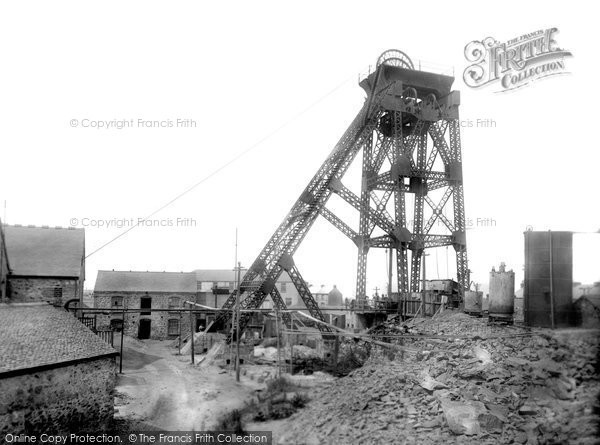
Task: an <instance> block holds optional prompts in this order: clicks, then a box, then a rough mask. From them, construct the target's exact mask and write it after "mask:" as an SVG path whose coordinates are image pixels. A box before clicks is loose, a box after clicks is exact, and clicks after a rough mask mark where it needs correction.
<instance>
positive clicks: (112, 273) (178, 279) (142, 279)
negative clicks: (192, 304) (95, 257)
mask: <svg viewBox="0 0 600 445" xmlns="http://www.w3.org/2000/svg"><path fill="white" fill-rule="evenodd" d="M196 289H197V283H196V274H195V273H194V272H136V271H120V270H99V271H98V277H97V278H96V285H95V287H94V292H176V293H186V292H193V293H195V292H196Z"/></svg>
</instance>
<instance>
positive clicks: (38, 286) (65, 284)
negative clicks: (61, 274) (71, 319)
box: [8, 276, 80, 306]
mask: <svg viewBox="0 0 600 445" xmlns="http://www.w3.org/2000/svg"><path fill="white" fill-rule="evenodd" d="M79 287H80V286H79V280H77V279H75V278H73V279H64V278H35V277H27V278H26V277H23V278H21V277H10V276H9V278H8V297H9V298H10V301H11V302H14V303H33V302H40V301H41V302H49V303H51V304H53V305H54V306H63V305H64V304H65V303H66V302H67V301H69V300H71V299H73V298H77V299H79V296H80V289H79ZM55 288H60V289H62V296H61V297H60V298H56V296H55Z"/></svg>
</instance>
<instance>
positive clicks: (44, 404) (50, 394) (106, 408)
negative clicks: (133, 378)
mask: <svg viewBox="0 0 600 445" xmlns="http://www.w3.org/2000/svg"><path fill="white" fill-rule="evenodd" d="M115 383H116V366H115V358H114V357H110V358H101V359H98V360H94V361H89V362H83V363H78V364H75V365H70V366H65V367H60V368H54V369H49V370H44V371H40V372H34V373H31V374H24V375H19V376H14V377H8V378H0V436H4V435H5V434H7V433H10V434H14V435H18V434H22V433H25V434H41V433H49V434H50V433H51V434H63V433H68V432H77V431H81V430H83V431H96V432H97V431H106V430H108V429H109V428H110V426H111V422H112V418H113V414H114V388H115Z"/></svg>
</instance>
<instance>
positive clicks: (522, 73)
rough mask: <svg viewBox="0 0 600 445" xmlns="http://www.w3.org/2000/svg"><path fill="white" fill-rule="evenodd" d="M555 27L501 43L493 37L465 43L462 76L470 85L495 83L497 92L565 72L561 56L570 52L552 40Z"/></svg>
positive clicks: (555, 32)
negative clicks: (464, 65)
mask: <svg viewBox="0 0 600 445" xmlns="http://www.w3.org/2000/svg"><path fill="white" fill-rule="evenodd" d="M557 33H558V29H557V28H548V29H540V30H538V31H535V32H532V33H529V34H525V35H522V36H520V37H516V38H514V39H511V40H508V41H506V42H504V43H501V42H499V41H497V40H496V39H494V38H493V37H487V38H485V39H483V40H473V41H472V42H470V43H468V44H467V45H466V46H465V57H466V59H467V61H468V62H470V63H472V64H471V65H469V66H468V67H467V68H466V69H465V71H464V73H463V79H464V81H465V83H466V84H467V86H469V87H471V88H481V87H484V86H488V85H496V86H497V88H498V89H497V91H495V92H497V93H500V92H506V91H512V90H515V89H518V88H522V87H524V86H526V85H529V84H531V83H532V82H534V81H537V80H540V79H543V78H546V77H549V76H556V75H560V74H567V71H566V68H565V60H564V59H565V58H566V57H569V56H571V53H570V52H569V51H567V50H564V49H562V48H560V47H559V46H558V45H557V43H556V40H555V37H556V34H557Z"/></svg>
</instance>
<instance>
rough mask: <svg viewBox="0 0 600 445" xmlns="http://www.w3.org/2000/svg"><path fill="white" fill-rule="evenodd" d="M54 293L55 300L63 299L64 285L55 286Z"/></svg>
mask: <svg viewBox="0 0 600 445" xmlns="http://www.w3.org/2000/svg"><path fill="white" fill-rule="evenodd" d="M53 295H54V299H55V300H62V287H55V288H54V292H53Z"/></svg>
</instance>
